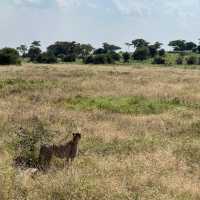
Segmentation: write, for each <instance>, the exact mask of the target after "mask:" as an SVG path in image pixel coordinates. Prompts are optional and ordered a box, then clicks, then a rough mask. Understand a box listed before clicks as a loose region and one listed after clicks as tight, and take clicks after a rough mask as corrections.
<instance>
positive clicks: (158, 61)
mask: <svg viewBox="0 0 200 200" xmlns="http://www.w3.org/2000/svg"><path fill="white" fill-rule="evenodd" d="M165 62H166V60H165V58H163V57H161V56H156V57H155V58H154V59H153V62H152V64H158V65H163V64H165Z"/></svg>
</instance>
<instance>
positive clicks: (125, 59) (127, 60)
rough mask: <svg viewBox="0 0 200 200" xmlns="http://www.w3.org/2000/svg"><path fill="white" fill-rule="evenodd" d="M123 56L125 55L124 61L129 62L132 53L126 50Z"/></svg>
mask: <svg viewBox="0 0 200 200" xmlns="http://www.w3.org/2000/svg"><path fill="white" fill-rule="evenodd" d="M122 57H123V61H124V62H125V63H127V62H129V60H130V57H131V56H130V53H128V52H124V53H123V54H122Z"/></svg>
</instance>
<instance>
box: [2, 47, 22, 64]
mask: <svg viewBox="0 0 200 200" xmlns="http://www.w3.org/2000/svg"><path fill="white" fill-rule="evenodd" d="M12 64H13V65H15V64H17V65H18V64H21V60H20V57H19V53H18V51H17V50H15V49H13V48H3V49H1V50H0V65H12Z"/></svg>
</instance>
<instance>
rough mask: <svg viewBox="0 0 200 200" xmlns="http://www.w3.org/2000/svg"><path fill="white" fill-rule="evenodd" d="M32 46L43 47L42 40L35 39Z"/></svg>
mask: <svg viewBox="0 0 200 200" xmlns="http://www.w3.org/2000/svg"><path fill="white" fill-rule="evenodd" d="M31 47H41V44H40V41H33V42H32V43H31Z"/></svg>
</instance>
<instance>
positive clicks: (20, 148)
mask: <svg viewBox="0 0 200 200" xmlns="http://www.w3.org/2000/svg"><path fill="white" fill-rule="evenodd" d="M27 124H28V127H25V128H20V130H19V131H18V132H17V133H16V139H15V141H14V142H13V143H14V144H13V146H14V151H15V164H16V165H26V166H31V167H36V166H37V161H38V154H39V149H40V146H41V145H42V144H44V143H46V142H49V141H50V139H51V137H52V135H51V134H50V133H49V132H48V131H47V130H46V129H45V128H44V125H43V123H42V122H41V121H40V120H39V119H38V118H37V117H33V118H32V119H30V120H29V121H28V123H27Z"/></svg>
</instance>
